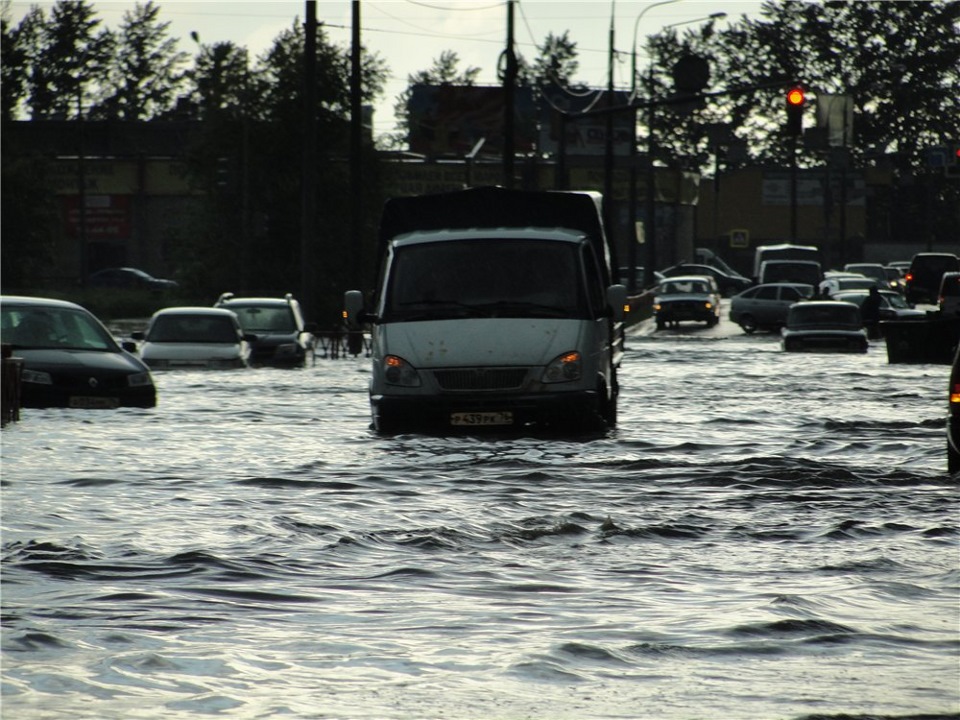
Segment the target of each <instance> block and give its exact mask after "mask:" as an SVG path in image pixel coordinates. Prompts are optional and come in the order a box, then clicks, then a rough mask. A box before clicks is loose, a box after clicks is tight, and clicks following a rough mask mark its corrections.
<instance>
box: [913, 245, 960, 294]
mask: <svg viewBox="0 0 960 720" xmlns="http://www.w3.org/2000/svg"><path fill="white" fill-rule="evenodd" d="M948 272H960V257H957V256H956V255H954V254H952V253H917V254H916V255H914V256H913V259H912V260H911V261H910V269H909V270H908V271H907V274H906V277H905V280H906V287H905V289H904V294H905V295H906V298H907V302H912V303H935V302H937V291H938V290H939V289H940V281H941V279H942V278H943V274H944V273H948Z"/></svg>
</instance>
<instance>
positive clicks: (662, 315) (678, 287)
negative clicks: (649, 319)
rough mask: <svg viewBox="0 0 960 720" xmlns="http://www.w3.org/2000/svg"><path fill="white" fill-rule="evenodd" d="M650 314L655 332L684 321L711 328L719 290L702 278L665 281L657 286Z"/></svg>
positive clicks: (717, 317)
mask: <svg viewBox="0 0 960 720" xmlns="http://www.w3.org/2000/svg"><path fill="white" fill-rule="evenodd" d="M653 311H654V317H655V319H656V323H657V329H658V330H662V329H663V328H665V327H666V326H667V325H668V324H673V325H674V326H677V325H679V324H680V323H681V322H683V321H685V320H693V321H697V322H705V323H706V324H707V325H708V326H709V327H713V326H714V325H716V324H717V323H718V322H720V291H719V289H718V288H717V283H716V281H715V280H714V279H713V278H712V277H709V276H705V275H682V276H680V277H673V278H667V279H666V280H663V281H662V282H661V283H660V284H659V285H658V286H657V292H656V295H655V296H654V298H653Z"/></svg>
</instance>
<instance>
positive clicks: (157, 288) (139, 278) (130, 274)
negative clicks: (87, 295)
mask: <svg viewBox="0 0 960 720" xmlns="http://www.w3.org/2000/svg"><path fill="white" fill-rule="evenodd" d="M87 285H88V286H89V287H94V288H115V289H118V290H149V291H151V292H165V291H167V290H176V288H177V283H176V282H175V281H174V280H167V279H165V278H155V277H153V275H150V274H149V273H146V272H144V271H143V270H138V269H137V268H132V267H118V268H106V269H104V270H98V271H97V272H95V273H93V274H92V275H90V277H89V278H87Z"/></svg>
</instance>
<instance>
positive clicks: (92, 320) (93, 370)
mask: <svg viewBox="0 0 960 720" xmlns="http://www.w3.org/2000/svg"><path fill="white" fill-rule="evenodd" d="M0 325H2V328H3V342H4V343H5V344H9V345H10V346H11V349H12V351H13V356H14V357H19V358H22V359H23V374H22V376H21V380H22V382H21V386H20V394H21V406H22V407H33V408H40V407H69V408H91V409H92V408H102V409H111V408H117V407H141V408H149V407H153V406H155V405H156V404H157V392H156V388H155V386H154V384H153V377H152V376H151V375H150V371H149V370H148V369H147V366H146V365H144V364H143V362H142V361H141V360H140V359H139V358H138V357H136V356H135V355H133V354H132V352H133V350H134V345H133V343H124V344H123V345H120V344H118V343H117V341H116V340H115V339H114V337H113V336H112V335H111V334H110V331H109V330H107V328H105V327H104V326H103V323H101V322H100V321H99V320H98V319H97V318H96V317H95V316H94V315H93V313H91V312H89V311H88V310H86V309H84V308H82V307H80V306H79V305H76V304H75V303H71V302H66V301H63V300H53V299H49V298H38V297H18V296H13V295H8V296H3V297H0Z"/></svg>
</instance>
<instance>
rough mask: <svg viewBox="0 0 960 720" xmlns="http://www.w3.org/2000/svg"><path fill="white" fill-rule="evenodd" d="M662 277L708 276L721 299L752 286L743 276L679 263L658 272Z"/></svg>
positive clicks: (712, 268) (708, 266) (717, 269)
mask: <svg viewBox="0 0 960 720" xmlns="http://www.w3.org/2000/svg"><path fill="white" fill-rule="evenodd" d="M660 272H661V273H662V274H663V275H664V277H668V278H669V277H679V276H681V275H708V276H710V277H712V278H713V279H714V280H716V282H717V287H718V288H719V289H720V294H721V295H722V296H723V297H731V296H732V295H736V294H737V293H739V292H743V291H744V290H746V289H747V288H748V287H750V286H751V285H753V282H752V281H751V280H749V279H748V278H745V277H743V275H731V274H730V273H727V272H724V271H723V270H720V269H719V268H715V267H713V266H712V265H698V264H696V263H680V264H679V265H674V266H673V267H668V268H667V269H666V270H661V271H660Z"/></svg>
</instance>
